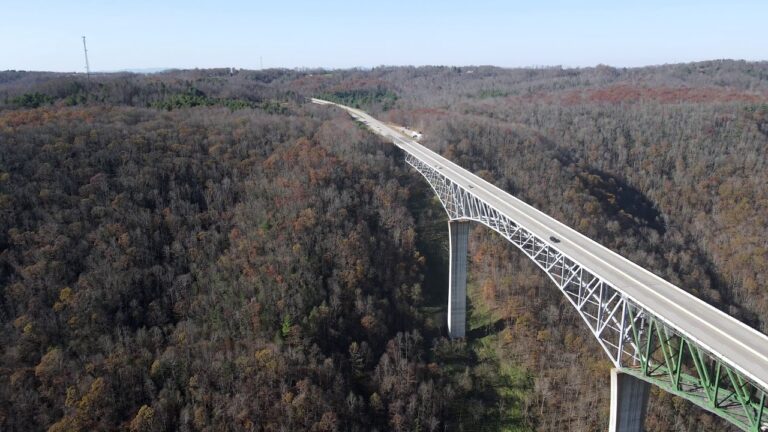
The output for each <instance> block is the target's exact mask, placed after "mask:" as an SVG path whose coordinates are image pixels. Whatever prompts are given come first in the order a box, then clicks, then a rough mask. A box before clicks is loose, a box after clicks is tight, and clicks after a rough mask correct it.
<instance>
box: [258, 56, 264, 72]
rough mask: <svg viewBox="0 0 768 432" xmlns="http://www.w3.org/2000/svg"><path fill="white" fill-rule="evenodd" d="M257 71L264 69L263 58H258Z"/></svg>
mask: <svg viewBox="0 0 768 432" xmlns="http://www.w3.org/2000/svg"><path fill="white" fill-rule="evenodd" d="M259 69H264V57H262V56H259Z"/></svg>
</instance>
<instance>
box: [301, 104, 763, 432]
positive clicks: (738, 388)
mask: <svg viewBox="0 0 768 432" xmlns="http://www.w3.org/2000/svg"><path fill="white" fill-rule="evenodd" d="M313 102H315V103H320V104H332V103H330V102H327V101H321V100H316V99H313ZM333 105H337V104H333ZM337 106H339V107H341V108H343V109H345V110H346V111H347V112H349V113H350V114H351V115H352V116H353V117H354V118H356V119H357V120H359V121H362V122H363V123H365V124H366V125H368V127H370V128H371V129H372V130H373V131H374V132H376V133H378V134H380V135H383V136H385V137H386V138H389V139H391V140H392V141H393V143H394V144H395V145H396V146H398V147H399V148H401V149H402V150H403V151H404V152H405V161H406V162H407V163H408V164H409V165H411V166H412V167H413V168H415V169H416V170H417V171H418V172H419V173H420V174H421V175H422V176H423V177H424V178H425V179H426V180H427V182H428V183H429V185H430V186H431V187H432V189H433V190H434V192H435V194H436V195H437V197H438V198H439V200H440V202H441V203H442V205H443V207H444V208H445V211H446V212H447V213H448V216H449V220H450V221H456V222H460V221H472V222H477V223H480V224H482V225H485V226H487V227H489V228H490V229H492V230H494V231H496V232H497V233H499V234H500V235H501V236H502V237H504V238H505V239H507V240H508V241H509V242H511V243H512V244H513V245H515V246H516V247H517V248H518V249H520V251H522V252H523V253H524V254H525V255H526V256H527V257H528V258H530V259H531V260H532V261H533V262H534V263H535V264H536V265H537V266H538V267H539V268H540V269H541V270H542V271H544V272H545V273H546V274H547V276H549V278H550V279H551V280H552V281H553V282H554V283H555V285H556V286H557V287H558V288H559V289H560V291H561V292H562V294H563V295H564V296H565V297H566V298H567V299H568V301H569V302H570V303H571V305H572V306H573V307H574V308H575V310H576V311H577V312H578V314H579V315H580V316H581V317H582V319H583V320H584V322H585V324H586V325H587V326H588V328H589V329H590V331H591V332H592V334H593V336H594V337H595V338H596V340H597V342H598V343H599V344H600V346H601V347H602V348H603V350H604V351H605V353H606V354H607V355H608V357H609V358H610V360H611V362H612V363H613V365H614V367H615V368H616V369H617V370H618V371H620V372H621V373H623V374H626V375H629V376H631V377H634V378H635V379H637V380H641V381H643V382H645V383H650V384H653V385H656V386H658V387H660V388H662V389H663V390H665V391H667V392H669V393H672V394H674V395H677V396H680V397H682V398H684V399H687V400H689V401H691V402H693V403H694V404H696V405H698V406H699V407H701V408H703V409H705V410H708V411H710V412H712V413H715V414H716V415H718V416H720V417H722V418H724V419H725V420H727V421H728V422H730V423H732V424H734V425H735V426H737V427H738V428H740V429H742V430H745V431H750V432H763V431H768V406H767V404H768V401H767V400H766V394H768V385H766V383H765V379H764V378H765V377H766V376H768V358H767V357H766V356H765V353H766V352H768V337H766V336H765V335H763V334H762V333H759V332H757V331H756V330H753V329H751V328H749V327H747V326H746V325H744V324H741V323H738V322H737V321H736V320H735V319H733V318H731V317H729V316H727V315H726V314H724V313H722V312H720V311H717V310H715V309H714V308H712V307H711V306H708V308H709V309H702V310H705V311H706V312H707V313H708V314H712V316H714V317H715V318H717V319H719V320H722V321H721V323H722V327H723V328H725V329H731V330H732V329H733V328H735V329H737V330H738V333H739V334H738V335H736V336H732V337H731V336H729V334H728V333H727V332H726V331H725V330H719V332H720V333H721V334H723V335H725V336H728V337H730V338H732V339H733V340H734V341H735V343H734V344H730V343H729V344H725V343H724V344H723V346H722V351H721V350H719V349H718V347H717V346H716V345H715V343H713V342H712V341H713V340H714V341H717V331H718V329H717V328H715V327H714V325H717V322H714V325H713V323H709V324H708V325H709V327H710V328H708V329H707V332H704V333H702V332H701V331H699V332H698V334H696V336H693V331H692V329H693V328H692V327H690V325H688V328H686V326H683V325H682V324H681V323H680V322H676V320H675V319H673V318H670V316H672V317H674V316H675V315H674V314H670V313H666V314H661V313H658V312H656V311H654V310H653V309H652V308H650V307H649V306H648V303H649V302H648V301H647V298H646V299H645V300H646V301H645V302H641V301H638V299H637V298H636V297H639V295H638V293H639V292H640V291H638V290H635V291H633V290H632V289H630V287H629V286H617V285H618V284H617V283H616V282H615V281H616V280H620V279H618V278H615V277H607V275H608V274H610V273H605V271H603V272H601V271H598V270H594V269H593V266H590V265H585V264H584V262H585V261H587V259H586V258H585V257H582V256H580V257H575V256H573V254H568V253H566V251H564V250H563V249H564V248H563V247H562V244H561V243H560V240H559V239H558V238H555V237H549V238H547V235H546V234H545V233H544V232H543V231H544V230H542V228H541V227H537V226H535V224H534V223H532V222H530V221H527V219H525V218H524V217H523V215H522V214H521V216H520V218H518V219H516V218H515V217H513V216H511V215H514V214H516V213H515V212H514V211H512V210H511V209H510V207H509V206H503V204H504V203H503V200H499V199H497V198H498V196H499V194H498V193H497V192H496V191H494V190H492V189H494V188H495V186H492V185H490V184H488V183H487V182H485V181H483V180H482V179H480V178H479V177H477V176H475V175H473V174H471V173H469V172H466V171H465V170H463V169H462V168H460V167H458V166H457V165H455V164H453V163H452V162H450V161H448V160H447V159H445V158H443V157H442V156H439V155H437V154H436V153H434V152H432V151H430V150H428V149H426V148H424V147H422V146H421V145H420V144H418V143H416V142H415V141H411V140H409V139H406V138H405V137H403V136H402V135H401V134H399V133H398V132H397V131H394V130H393V129H391V128H389V127H388V126H387V125H385V124H383V123H381V122H379V121H377V120H376V119H374V118H373V117H370V116H369V115H367V114H365V113H364V112H362V111H359V110H355V109H352V108H349V107H345V106H342V105H337ZM495 189H498V188H495ZM489 191H490V192H492V193H488V192H489ZM499 191H500V190H499ZM503 194H504V195H505V196H502V197H501V198H504V199H509V200H517V199H516V198H514V197H512V196H510V195H508V194H506V193H503ZM517 201H519V200H517ZM519 203H521V204H522V205H524V206H527V204H524V203H522V202H519ZM516 205H519V204H516ZM528 207H530V206H528ZM531 209H532V210H533V211H534V212H538V211H537V210H535V209H533V208H532V207H531ZM538 213H540V212H538ZM542 215H543V213H542ZM526 217H527V216H526ZM547 218H549V217H548V216H547ZM521 220H524V221H525V223H523V222H521ZM549 220H551V223H552V224H559V222H556V221H554V220H553V219H551V218H549ZM534 222H535V221H534ZM560 225H561V226H562V227H564V225H562V224H560ZM556 228H557V229H558V230H560V231H559V232H561V233H566V234H567V235H571V234H570V231H572V232H573V233H575V231H573V230H570V229H569V228H568V229H567V230H570V231H567V230H564V229H562V228H560V227H556ZM565 228H567V227H565ZM553 229H554V228H553ZM556 232H558V231H556ZM576 234H577V233H576ZM579 235H580V234H579ZM451 237H452V238H453V237H454V234H453V232H452V233H451ZM582 237H583V236H582ZM577 240H578V239H577ZM452 247H453V245H452ZM586 253H587V255H592V254H591V253H589V252H586ZM613 254H614V255H616V256H618V255H617V254H615V253H613ZM465 258H466V257H465ZM619 258H621V259H622V260H624V261H626V263H627V264H626V265H627V266H629V265H630V264H631V265H633V266H634V264H632V263H631V262H629V261H628V260H626V259H624V258H622V257H620V256H619ZM618 262H619V263H620V264H621V265H624V264H622V261H620V260H619V261H618ZM635 267H636V266H635ZM451 272H452V275H451V276H452V277H453V273H454V270H452V271H451ZM648 273H649V274H650V272H648ZM656 278H657V279H659V280H660V281H663V280H661V279H660V278H658V277H656ZM630 280H635V279H632V278H630ZM635 282H638V283H640V282H639V281H637V280H635ZM663 282H665V281H663ZM665 284H666V285H669V287H671V288H672V289H674V290H677V291H678V292H673V291H670V290H669V289H668V288H667V287H658V288H656V289H658V291H660V292H661V293H662V294H658V293H656V294H657V295H666V296H670V298H678V299H679V298H682V299H683V301H684V302H690V305H689V307H691V308H701V307H702V306H701V305H702V304H703V305H706V304H705V303H704V302H702V301H701V300H698V299H695V298H694V297H693V296H690V295H688V294H685V293H683V292H682V290H680V289H679V288H677V287H674V286H673V285H671V284H669V283H668V282H665ZM662 288H664V289H662ZM681 293H682V294H681ZM675 296H676V297H675ZM453 300H454V299H453V298H451V299H450V300H449V327H450V323H451V317H450V315H451V310H450V308H451V303H452V302H453ZM678 307H680V305H678ZM682 307H683V308H684V307H685V305H683V306H682ZM710 309H711V310H710ZM461 319H463V314H462V316H461ZM710 320H712V321H713V319H712V318H711V317H710ZM734 321H735V322H736V324H739V325H740V327H739V326H736V327H733V326H734V325H736V324H734V323H733V322H734ZM704 324H707V323H706V322H704ZM743 327H746V328H743ZM708 333H713V336H712V338H709V340H708V341H707V343H704V342H702V340H703V338H702V337H701V335H702V334H704V335H707V337H709V335H708ZM461 334H462V335H463V331H462V333H461ZM731 345H733V346H736V347H737V348H743V353H742V354H741V355H742V357H739V360H738V361H736V360H733V359H732V358H730V357H729V356H728V355H725V354H724V352H726V351H727V350H726V348H727V349H730V350H731V351H733V347H732V346H731ZM750 345H758V346H750ZM729 353H730V352H729ZM613 397H614V395H613V394H612V399H613ZM645 397H647V390H646V396H645ZM614 402H615V401H613V400H612V404H613V403H614ZM643 410H644V408H643ZM611 415H612V419H611V420H612V426H611V428H612V430H629V429H632V427H630V428H624V429H622V428H621V427H616V426H615V425H614V421H615V419H614V418H613V417H614V409H613V407H612V411H611ZM642 415H643V414H640V416H642ZM639 424H640V425H641V424H642V419H640V423H639ZM635 427H637V425H636V426H635Z"/></svg>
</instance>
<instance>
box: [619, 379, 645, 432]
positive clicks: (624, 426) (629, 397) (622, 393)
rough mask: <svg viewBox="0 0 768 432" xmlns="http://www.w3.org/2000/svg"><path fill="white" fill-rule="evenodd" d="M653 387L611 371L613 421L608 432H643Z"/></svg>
mask: <svg viewBox="0 0 768 432" xmlns="http://www.w3.org/2000/svg"><path fill="white" fill-rule="evenodd" d="M650 387H651V385H650V384H648V383H647V382H645V381H643V380H641V379H638V378H636V377H634V376H632V375H629V374H625V373H623V372H621V371H620V370H618V369H615V368H613V369H611V420H610V426H609V427H608V432H642V431H643V421H644V420H645V410H646V408H647V407H648V391H649V390H650Z"/></svg>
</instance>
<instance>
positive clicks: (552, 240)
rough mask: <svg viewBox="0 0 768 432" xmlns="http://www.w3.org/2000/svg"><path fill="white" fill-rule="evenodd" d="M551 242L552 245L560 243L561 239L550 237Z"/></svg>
mask: <svg viewBox="0 0 768 432" xmlns="http://www.w3.org/2000/svg"><path fill="white" fill-rule="evenodd" d="M549 240H550V241H551V242H552V243H560V239H559V238H557V237H555V236H549Z"/></svg>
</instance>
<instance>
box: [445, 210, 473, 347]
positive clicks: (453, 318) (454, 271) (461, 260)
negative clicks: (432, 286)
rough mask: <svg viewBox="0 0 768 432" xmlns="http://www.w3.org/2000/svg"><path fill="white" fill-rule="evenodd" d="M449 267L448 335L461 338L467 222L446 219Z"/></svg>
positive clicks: (464, 321)
mask: <svg viewBox="0 0 768 432" xmlns="http://www.w3.org/2000/svg"><path fill="white" fill-rule="evenodd" d="M448 231H449V233H450V235H449V236H448V237H449V238H448V241H449V244H450V254H451V258H450V264H449V265H450V267H449V275H448V335H449V336H450V337H451V338H452V339H454V338H462V337H464V336H465V335H466V327H467V240H468V239H469V222H467V221H448Z"/></svg>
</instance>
